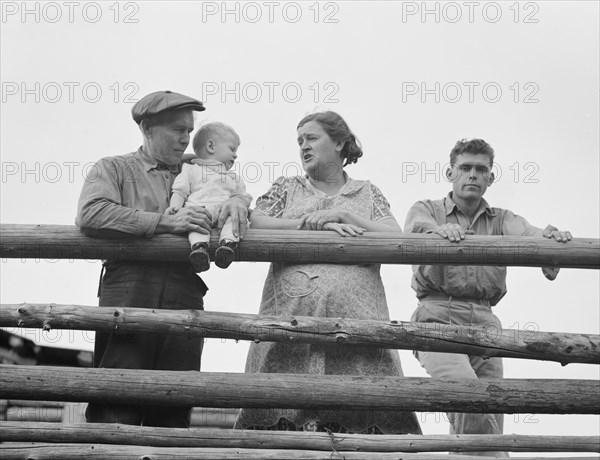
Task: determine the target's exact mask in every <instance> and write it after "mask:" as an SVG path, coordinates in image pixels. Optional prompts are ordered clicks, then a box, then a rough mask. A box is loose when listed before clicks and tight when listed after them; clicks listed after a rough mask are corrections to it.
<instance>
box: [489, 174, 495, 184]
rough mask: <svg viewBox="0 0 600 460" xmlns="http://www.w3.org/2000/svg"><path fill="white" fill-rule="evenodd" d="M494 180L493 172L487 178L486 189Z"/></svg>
mask: <svg viewBox="0 0 600 460" xmlns="http://www.w3.org/2000/svg"><path fill="white" fill-rule="evenodd" d="M495 180H496V176H495V175H494V173H493V172H491V173H490V175H489V177H488V187H489V186H491V185H492V184H493V183H494V181H495Z"/></svg>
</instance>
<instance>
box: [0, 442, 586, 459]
mask: <svg viewBox="0 0 600 460" xmlns="http://www.w3.org/2000/svg"><path fill="white" fill-rule="evenodd" d="M0 457H1V458H2V460H33V459H36V460H41V459H43V460H80V459H82V458H85V459H93V460H99V459H102V460H125V459H127V460H163V459H164V460H172V459H185V460H189V459H190V458H193V459H198V460H281V459H289V460H336V459H340V460H343V459H345V460H358V459H360V460H364V459H365V458H369V459H373V460H489V458H490V457H483V456H479V455H474V456H470V455H469V456H467V455H456V454H451V455H448V454H442V453H428V454H422V453H415V454H413V453H408V454H407V453H404V452H366V453H365V452H338V451H333V450H332V451H330V452H323V451H317V450H288V449H266V448H263V449H232V448H229V449H227V448H225V449H218V448H201V447H196V448H194V447H151V446H120V445H114V444H34V445H31V444H25V445H23V444H21V443H19V444H17V445H11V444H7V445H6V444H2V445H0ZM519 458H520V459H522V460H542V459H545V460H546V459H547V460H549V458H546V457H519ZM589 459H590V457H568V456H558V457H554V456H553V457H552V460H589Z"/></svg>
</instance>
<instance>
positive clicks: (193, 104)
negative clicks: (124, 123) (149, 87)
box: [131, 90, 206, 125]
mask: <svg viewBox="0 0 600 460" xmlns="http://www.w3.org/2000/svg"><path fill="white" fill-rule="evenodd" d="M180 109H191V110H197V111H198V112H202V111H203V110H206V108H205V107H204V105H203V104H202V102H200V101H199V100H197V99H193V98H191V97H189V96H185V95H183V94H179V93H174V92H173V91H168V90H167V91H156V92H154V93H150V94H148V95H146V96H144V97H143V98H141V99H140V100H139V101H137V102H136V103H135V105H134V106H133V107H132V108H131V116H132V117H133V121H135V122H136V123H137V124H138V125H139V124H140V122H141V121H142V120H143V119H144V118H149V117H152V116H154V115H157V114H159V113H161V112H167V111H171V110H180Z"/></svg>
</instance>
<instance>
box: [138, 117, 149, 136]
mask: <svg viewBox="0 0 600 460" xmlns="http://www.w3.org/2000/svg"><path fill="white" fill-rule="evenodd" d="M139 126H140V131H141V132H142V135H143V136H144V137H145V138H146V139H151V138H152V127H151V126H150V121H149V120H148V119H144V120H142V121H141V122H140V125H139Z"/></svg>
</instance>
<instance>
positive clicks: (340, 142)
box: [335, 141, 346, 152]
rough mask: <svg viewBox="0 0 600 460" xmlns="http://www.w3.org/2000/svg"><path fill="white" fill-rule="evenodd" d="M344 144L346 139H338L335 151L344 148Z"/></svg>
mask: <svg viewBox="0 0 600 460" xmlns="http://www.w3.org/2000/svg"><path fill="white" fill-rule="evenodd" d="M344 145H346V141H338V142H337V145H336V146H335V150H336V152H341V151H342V150H343V149H344Z"/></svg>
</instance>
